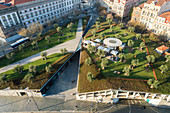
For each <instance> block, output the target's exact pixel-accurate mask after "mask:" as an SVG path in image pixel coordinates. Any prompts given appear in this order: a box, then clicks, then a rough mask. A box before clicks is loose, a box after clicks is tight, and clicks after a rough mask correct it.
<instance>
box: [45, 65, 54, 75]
mask: <svg viewBox="0 0 170 113" xmlns="http://www.w3.org/2000/svg"><path fill="white" fill-rule="evenodd" d="M45 70H46V72H47V73H51V72H52V70H53V67H52V65H48V66H46V67H45Z"/></svg>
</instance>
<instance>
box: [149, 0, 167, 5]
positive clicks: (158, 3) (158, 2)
mask: <svg viewBox="0 0 170 113" xmlns="http://www.w3.org/2000/svg"><path fill="white" fill-rule="evenodd" d="M153 1H157V2H156V4H155V5H156V6H162V5H163V4H164V3H165V2H168V1H170V0H148V1H147V2H146V3H147V4H150V3H152V2H153Z"/></svg>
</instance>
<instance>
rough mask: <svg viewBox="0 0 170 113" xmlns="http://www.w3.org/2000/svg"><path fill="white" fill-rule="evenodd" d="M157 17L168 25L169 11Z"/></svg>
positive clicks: (169, 19) (169, 21)
mask: <svg viewBox="0 0 170 113" xmlns="http://www.w3.org/2000/svg"><path fill="white" fill-rule="evenodd" d="M159 17H162V18H165V23H170V11H168V12H165V13H162V14H161V15H159Z"/></svg>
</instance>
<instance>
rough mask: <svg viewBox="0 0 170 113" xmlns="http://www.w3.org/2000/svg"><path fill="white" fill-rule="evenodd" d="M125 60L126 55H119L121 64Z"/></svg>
mask: <svg viewBox="0 0 170 113" xmlns="http://www.w3.org/2000/svg"><path fill="white" fill-rule="evenodd" d="M124 58H125V54H124V53H119V59H120V62H122V61H123V59H124Z"/></svg>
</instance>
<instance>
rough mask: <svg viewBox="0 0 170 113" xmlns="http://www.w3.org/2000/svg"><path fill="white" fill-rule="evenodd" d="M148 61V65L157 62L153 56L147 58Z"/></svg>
mask: <svg viewBox="0 0 170 113" xmlns="http://www.w3.org/2000/svg"><path fill="white" fill-rule="evenodd" d="M146 59H147V61H148V64H150V63H154V62H155V57H154V56H153V55H148V56H146Z"/></svg>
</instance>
